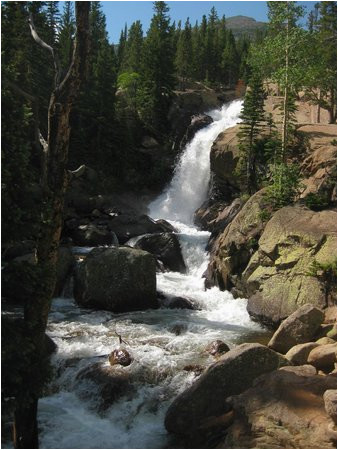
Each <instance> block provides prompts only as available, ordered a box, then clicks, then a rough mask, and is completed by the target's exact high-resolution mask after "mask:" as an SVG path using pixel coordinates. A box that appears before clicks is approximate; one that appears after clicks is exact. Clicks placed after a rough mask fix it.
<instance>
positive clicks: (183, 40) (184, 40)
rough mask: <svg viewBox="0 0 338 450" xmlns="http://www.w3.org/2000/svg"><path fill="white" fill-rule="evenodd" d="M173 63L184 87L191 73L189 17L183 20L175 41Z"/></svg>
mask: <svg viewBox="0 0 338 450" xmlns="http://www.w3.org/2000/svg"><path fill="white" fill-rule="evenodd" d="M175 63H176V73H177V75H178V76H179V77H181V79H182V87H183V88H184V86H185V82H186V80H187V79H188V78H189V77H191V75H192V38H191V25H190V22H189V18H188V19H187V21H186V22H185V26H184V30H183V31H182V32H181V34H180V37H179V40H178V43H177V50H176V59H175Z"/></svg>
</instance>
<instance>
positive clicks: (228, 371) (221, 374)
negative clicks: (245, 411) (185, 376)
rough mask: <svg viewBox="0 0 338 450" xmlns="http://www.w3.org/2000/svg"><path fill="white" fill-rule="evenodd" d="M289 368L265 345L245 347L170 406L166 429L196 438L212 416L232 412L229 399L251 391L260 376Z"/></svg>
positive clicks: (232, 352)
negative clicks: (281, 367) (282, 367)
mask: <svg viewBox="0 0 338 450" xmlns="http://www.w3.org/2000/svg"><path fill="white" fill-rule="evenodd" d="M286 364H289V363H288V361H287V360H286V359H285V358H283V357H282V356H281V355H278V354H277V353H275V352H274V351H273V350H270V349H269V348H267V347H265V346H264V345H261V344H242V345H239V346H238V347H236V348H234V349H232V350H230V351H229V352H227V353H226V354H225V355H223V356H221V357H220V360H219V361H218V362H216V363H215V364H212V365H211V366H210V367H209V368H208V369H207V371H206V372H204V373H203V375H201V377H200V378H199V379H198V380H197V381H196V382H195V383H194V384H193V385H192V386H191V387H190V388H188V389H187V390H185V391H184V392H182V393H181V394H180V395H179V396H178V397H177V398H176V399H175V400H174V402H173V403H172V404H171V405H170V407H169V409H168V411H167V414H166V417H165V427H166V429H167V430H168V431H169V432H171V433H176V434H178V435H183V436H193V435H194V434H195V433H196V432H197V430H199V429H200V427H202V426H203V424H204V423H206V422H207V421H208V419H209V418H210V417H212V416H220V415H222V414H225V413H227V412H228V411H229V406H228V405H227V403H226V398H227V397H229V396H231V395H236V394H239V393H241V392H243V391H244V390H246V389H248V388H249V387H250V386H251V385H252V382H253V380H254V379H255V378H256V377H258V376H259V375H261V374H263V373H266V372H270V371H272V370H275V369H277V368H279V367H280V366H283V365H286Z"/></svg>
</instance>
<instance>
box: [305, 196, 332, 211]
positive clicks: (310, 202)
mask: <svg viewBox="0 0 338 450" xmlns="http://www.w3.org/2000/svg"><path fill="white" fill-rule="evenodd" d="M329 204H330V199H329V198H328V195H327V193H324V192H321V193H310V194H308V195H307V196H306V198H305V205H306V206H307V207H308V208H310V209H312V210H313V211H320V210H321V209H325V208H326V207H327V206H328V205H329Z"/></svg>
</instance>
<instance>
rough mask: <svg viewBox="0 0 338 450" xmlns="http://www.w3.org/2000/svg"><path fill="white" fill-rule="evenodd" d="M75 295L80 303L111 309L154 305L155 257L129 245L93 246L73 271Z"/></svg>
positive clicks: (136, 308)
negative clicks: (74, 272) (74, 271)
mask: <svg viewBox="0 0 338 450" xmlns="http://www.w3.org/2000/svg"><path fill="white" fill-rule="evenodd" d="M74 296H75V299H76V301H77V302H78V303H79V304H80V305H81V306H87V307H93V308H99V309H106V310H110V311H114V312H121V311H130V310H138V309H146V308H154V307H156V306H157V300H156V261H155V258H154V257H153V256H152V255H151V254H150V253H147V252H144V251H143V250H138V249H133V248H129V247H113V248H96V249H94V250H92V251H91V252H90V253H89V254H88V256H87V257H86V259H85V260H84V261H83V262H82V263H80V264H79V266H78V268H77V270H76V274H75V285H74Z"/></svg>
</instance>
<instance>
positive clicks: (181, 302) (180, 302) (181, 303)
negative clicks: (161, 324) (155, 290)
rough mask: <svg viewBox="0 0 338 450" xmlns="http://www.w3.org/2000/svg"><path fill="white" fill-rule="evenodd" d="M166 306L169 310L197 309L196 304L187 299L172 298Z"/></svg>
mask: <svg viewBox="0 0 338 450" xmlns="http://www.w3.org/2000/svg"><path fill="white" fill-rule="evenodd" d="M165 306H166V307H167V308H169V309H197V308H196V307H195V305H194V303H193V302H192V301H191V300H189V299H188V298H185V297H172V298H170V299H169V301H168V302H167V303H166V305H165Z"/></svg>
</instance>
